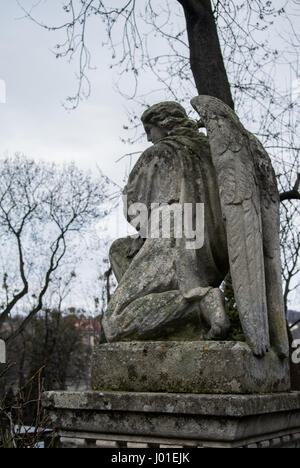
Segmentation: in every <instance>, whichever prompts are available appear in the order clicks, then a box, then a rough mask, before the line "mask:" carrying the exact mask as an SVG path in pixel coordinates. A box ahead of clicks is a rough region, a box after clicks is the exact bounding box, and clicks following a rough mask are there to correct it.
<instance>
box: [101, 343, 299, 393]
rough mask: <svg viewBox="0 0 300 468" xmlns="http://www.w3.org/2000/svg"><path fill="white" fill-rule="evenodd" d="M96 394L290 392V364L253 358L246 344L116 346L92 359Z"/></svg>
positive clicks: (103, 347)
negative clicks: (124, 392) (97, 392)
mask: <svg viewBox="0 0 300 468" xmlns="http://www.w3.org/2000/svg"><path fill="white" fill-rule="evenodd" d="M92 389H93V390H97V391H129V392H131V391H132V392H168V393H196V394H197V393H199V394H249V393H274V392H285V391H289V390H290V373H289V362H288V360H287V359H284V360H282V359H279V358H278V356H277V355H276V353H275V352H274V351H273V350H271V351H269V353H268V354H267V355H266V356H265V357H264V358H257V357H255V356H254V355H253V353H252V351H251V350H250V348H249V347H248V345H247V344H246V343H242V342H221V341H219V342H218V341H191V342H169V341H165V342H163V341H161V342H118V343H109V344H104V345H100V346H99V347H98V348H97V349H96V351H95V353H94V356H93V368H92Z"/></svg>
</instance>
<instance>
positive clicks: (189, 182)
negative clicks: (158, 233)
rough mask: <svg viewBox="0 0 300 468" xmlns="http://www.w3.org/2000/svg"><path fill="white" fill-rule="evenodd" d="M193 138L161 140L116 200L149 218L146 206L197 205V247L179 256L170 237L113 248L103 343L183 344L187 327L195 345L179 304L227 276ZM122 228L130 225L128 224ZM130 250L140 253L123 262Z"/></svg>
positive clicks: (207, 174) (205, 156) (209, 183)
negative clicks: (174, 340)
mask: <svg viewBox="0 0 300 468" xmlns="http://www.w3.org/2000/svg"><path fill="white" fill-rule="evenodd" d="M194 135H195V137H194V138H190V137H187V136H183V135H177V136H168V137H166V138H164V139H161V140H160V141H159V142H157V143H156V144H154V145H153V146H152V147H150V148H149V149H147V150H146V151H145V152H144V153H143V154H142V155H141V157H140V159H139V160H138V162H137V163H136V165H135V167H134V168H133V170H132V172H131V174H130V176H129V180H128V183H127V185H126V187H125V189H124V195H126V197H127V204H128V206H129V207H130V206H131V205H132V204H133V203H143V204H145V205H146V206H147V209H148V213H149V217H150V215H151V204H153V203H159V204H168V205H170V206H172V205H173V204H176V203H180V204H182V205H183V204H184V203H191V204H192V205H193V207H195V205H196V203H204V213H205V215H204V219H205V223H204V246H203V247H202V248H201V249H194V250H193V249H190V250H187V249H186V239H185V237H183V238H182V239H175V238H174V237H172V236H171V238H170V239H150V238H148V239H146V240H145V241H144V242H143V241H141V239H139V238H137V237H134V238H132V237H130V238H127V239H121V240H118V241H116V242H115V243H114V244H113V246H112V248H111V263H112V267H113V270H114V271H115V274H116V276H117V279H118V281H119V285H118V288H117V290H116V292H115V294H114V296H113V297H112V299H111V302H110V304H109V306H108V309H107V311H106V313H105V316H104V329H105V333H106V337H107V339H108V340H109V341H113V340H119V339H128V340H130V339H143V338H144V339H145V338H151V339H159V338H160V337H174V333H175V334H176V336H177V337H178V330H180V335H182V337H183V339H185V338H186V339H187V338H188V337H190V336H191V333H189V332H188V330H191V326H192V328H193V333H192V335H193V337H198V338H199V339H201V337H203V333H202V331H203V330H202V329H203V326H202V325H201V323H200V319H199V310H198V308H197V306H196V305H195V304H190V303H189V302H187V301H186V300H185V299H184V297H183V296H184V295H185V292H186V291H188V290H190V289H191V288H198V294H199V291H200V296H203V297H204V296H205V295H206V294H207V293H208V291H209V290H211V289H212V288H216V287H218V286H219V285H220V283H221V282H222V281H223V279H224V276H225V275H226V273H227V271H228V257H227V248H226V235H225V230H224V224H223V219H222V215H221V208H220V201H219V195H218V192H217V190H216V184H217V180H216V173H215V170H214V167H213V164H212V159H211V155H210V150H209V144H208V141H207V138H206V136H205V135H203V134H202V135H201V134H199V133H198V132H197V133H195V134H194ZM193 213H195V210H193ZM128 221H129V222H132V218H131V217H130V216H128ZM133 244H136V245H138V244H139V247H140V248H139V249H137V250H138V252H135V255H134V256H133V258H130V252H131V251H132V245H133ZM133 250H134V249H133ZM198 299H200V297H199V298H198ZM168 324H170V326H168ZM191 324H192V325H191ZM201 330H202V331H201Z"/></svg>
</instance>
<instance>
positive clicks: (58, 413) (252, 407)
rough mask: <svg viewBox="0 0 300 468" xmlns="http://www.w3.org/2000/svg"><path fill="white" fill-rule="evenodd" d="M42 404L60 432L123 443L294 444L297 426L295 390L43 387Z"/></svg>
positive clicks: (299, 405) (299, 404) (299, 402)
mask: <svg viewBox="0 0 300 468" xmlns="http://www.w3.org/2000/svg"><path fill="white" fill-rule="evenodd" d="M43 407H44V409H45V410H46V412H47V414H48V415H49V416H50V419H51V422H52V427H53V428H55V429H56V431H57V433H58V435H60V436H61V437H67V438H76V437H77V438H84V439H87V438H92V439H94V440H96V439H98V440H102V441H103V440H106V441H111V442H112V441H116V442H118V444H119V443H120V442H122V443H124V444H125V446H128V444H129V443H130V444H131V443H135V444H156V445H157V444H158V445H159V447H162V446H163V445H164V446H169V447H175V446H178V445H180V446H190V447H200V446H201V447H215V448H222V447H224V448H235V447H247V446H253V447H256V448H259V447H260V446H263V447H268V446H271V447H273V446H274V447H275V446H276V447H277V446H278V447H281V446H285V444H287V442H288V444H287V445H289V446H297V440H293V437H292V436H293V434H299V428H300V392H290V393H277V394H268V395H192V394H169V393H133V392H132V393H130V392H47V393H45V394H43ZM283 435H284V437H285V439H284V438H283V437H282V436H283Z"/></svg>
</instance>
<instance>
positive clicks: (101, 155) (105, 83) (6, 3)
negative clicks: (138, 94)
mask: <svg viewBox="0 0 300 468" xmlns="http://www.w3.org/2000/svg"><path fill="white" fill-rule="evenodd" d="M31 3H33V2H32V0H28V1H27V2H26V1H25V2H24V0H23V4H24V5H25V4H27V5H30V4H31ZM42 3H43V4H44V7H45V19H47V21H49V23H51V22H53V23H54V24H55V23H57V17H58V13H60V11H61V10H60V6H59V3H60V2H57V1H55V2H53V1H52V2H45V1H44V2H42ZM0 11H1V16H0V35H1V41H0V79H1V80H4V81H2V83H1V84H0V102H1V95H2V97H3V94H4V90H3V87H4V86H3V84H4V82H5V85H6V104H5V105H4V104H0V127H1V139H0V155H3V154H4V153H5V152H7V153H9V154H13V153H15V152H16V151H20V152H22V153H25V154H26V155H27V156H29V157H32V158H35V159H44V160H49V161H58V162H59V161H60V162H61V161H75V162H76V163H78V164H79V165H80V166H82V167H86V168H92V169H94V168H95V167H96V164H98V165H99V166H100V167H101V169H102V170H103V171H104V172H105V173H106V174H107V175H108V176H109V177H111V178H112V179H113V180H115V181H116V182H117V183H118V184H120V185H123V179H124V174H125V169H126V165H127V163H128V159H127V160H124V161H121V162H119V163H116V160H118V159H119V158H120V156H122V155H123V154H124V153H127V152H131V151H136V150H139V149H144V148H145V147H146V146H147V143H146V141H145V142H144V143H140V144H138V145H136V146H134V147H132V146H129V147H128V146H126V145H124V144H123V143H121V141H120V138H121V137H124V136H125V137H126V136H128V135H127V134H126V132H125V131H124V130H123V125H124V124H126V122H127V114H126V108H125V106H126V101H125V99H124V98H122V97H121V96H120V95H119V94H118V93H117V92H116V91H115V88H114V86H113V72H112V71H111V70H110V68H109V65H108V62H109V60H108V59H109V56H108V51H106V50H104V49H101V46H100V38H99V37H98V34H99V33H96V34H95V42H94V45H95V51H94V53H95V54H96V56H95V55H94V62H95V64H97V67H98V68H97V70H95V71H92V72H91V74H90V77H91V82H92V95H91V97H90V98H89V99H88V100H84V101H82V103H81V104H80V106H79V108H78V109H76V110H75V111H71V112H68V111H66V110H65V109H64V108H63V106H62V103H63V102H64V100H65V98H66V97H67V96H68V95H71V94H72V93H73V91H74V89H75V86H76V80H75V71H76V68H75V63H73V64H69V63H68V62H67V61H64V60H57V59H56V58H55V55H54V54H53V53H52V52H51V51H52V50H53V47H54V45H55V44H56V42H57V40H58V38H57V35H55V34H51V33H49V32H47V31H46V30H43V29H41V28H39V27H38V26H36V25H35V24H33V23H32V22H31V21H29V20H28V19H24V18H23V19H22V17H24V15H23V13H22V11H21V10H20V8H19V6H18V5H17V2H16V1H15V0H0ZM97 49H98V56H97ZM100 49H101V50H100ZM101 64H102V65H101Z"/></svg>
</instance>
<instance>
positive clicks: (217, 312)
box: [200, 288, 230, 340]
mask: <svg viewBox="0 0 300 468" xmlns="http://www.w3.org/2000/svg"><path fill="white" fill-rule="evenodd" d="M200 309H201V315H202V317H203V318H204V320H205V321H206V323H207V324H208V325H209V326H210V330H209V332H208V334H207V339H209V340H215V339H224V338H226V336H227V333H228V331H229V327H230V322H229V318H228V317H227V314H226V311H225V307H224V298H223V295H222V293H221V291H220V290H219V289H217V288H216V289H211V290H210V291H209V292H208V293H207V294H206V296H204V298H203V299H202V300H201V302H200Z"/></svg>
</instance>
